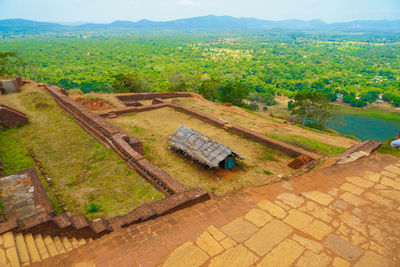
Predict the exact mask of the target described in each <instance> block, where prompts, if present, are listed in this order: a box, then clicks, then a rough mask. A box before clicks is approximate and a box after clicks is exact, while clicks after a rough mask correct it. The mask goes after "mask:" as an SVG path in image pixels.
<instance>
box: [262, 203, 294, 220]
mask: <svg viewBox="0 0 400 267" xmlns="http://www.w3.org/2000/svg"><path fill="white" fill-rule="evenodd" d="M257 206H258V207H260V208H261V209H263V210H265V211H267V212H269V213H270V214H271V215H272V216H274V217H276V218H279V219H283V218H285V216H286V215H287V213H286V211H285V210H284V209H283V208H281V207H279V206H277V205H275V204H274V203H272V202H271V201H268V200H261V201H260V202H258V204H257Z"/></svg>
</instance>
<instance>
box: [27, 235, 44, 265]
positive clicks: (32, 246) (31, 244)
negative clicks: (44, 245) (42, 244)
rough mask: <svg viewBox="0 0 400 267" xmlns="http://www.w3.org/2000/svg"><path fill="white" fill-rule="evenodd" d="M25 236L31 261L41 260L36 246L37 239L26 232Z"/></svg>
mask: <svg viewBox="0 0 400 267" xmlns="http://www.w3.org/2000/svg"><path fill="white" fill-rule="evenodd" d="M24 238H25V244H26V247H27V249H28V253H29V257H30V259H31V263H34V262H40V261H41V259H40V254H39V251H38V249H37V247H36V243H35V240H34V239H33V236H32V234H26V235H25V236H24Z"/></svg>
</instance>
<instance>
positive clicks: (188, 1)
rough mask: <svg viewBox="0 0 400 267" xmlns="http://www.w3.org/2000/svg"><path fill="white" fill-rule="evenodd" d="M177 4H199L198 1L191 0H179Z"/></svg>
mask: <svg viewBox="0 0 400 267" xmlns="http://www.w3.org/2000/svg"><path fill="white" fill-rule="evenodd" d="M178 5H180V6H199V5H200V3H198V2H194V1H192V0H179V2H178Z"/></svg>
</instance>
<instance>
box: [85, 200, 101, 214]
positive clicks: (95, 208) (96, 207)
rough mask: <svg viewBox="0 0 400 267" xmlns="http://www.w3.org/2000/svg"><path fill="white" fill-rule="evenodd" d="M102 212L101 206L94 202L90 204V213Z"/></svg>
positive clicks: (88, 208)
mask: <svg viewBox="0 0 400 267" xmlns="http://www.w3.org/2000/svg"><path fill="white" fill-rule="evenodd" d="M100 210H101V205H100V204H96V203H93V202H90V204H89V206H88V207H87V212H88V213H95V212H98V211H100Z"/></svg>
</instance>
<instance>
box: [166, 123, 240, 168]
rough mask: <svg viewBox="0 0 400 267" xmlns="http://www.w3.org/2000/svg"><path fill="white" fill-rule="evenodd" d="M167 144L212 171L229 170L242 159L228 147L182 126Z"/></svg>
mask: <svg viewBox="0 0 400 267" xmlns="http://www.w3.org/2000/svg"><path fill="white" fill-rule="evenodd" d="M168 144H169V145H170V146H171V148H173V149H174V150H176V151H179V152H181V153H182V154H184V155H185V156H188V157H189V158H191V159H193V160H196V161H198V162H199V163H201V164H203V165H206V166H208V167H209V168H212V169H218V168H224V169H231V168H232V167H234V166H235V165H236V160H237V159H244V158H242V157H241V156H240V155H239V154H237V153H236V152H234V151H233V150H231V149H230V148H229V147H225V146H223V145H221V144H219V143H218V142H217V141H214V140H212V139H211V138H209V137H207V136H205V135H202V134H201V133H199V132H197V131H195V130H193V129H191V128H189V127H186V126H182V125H181V126H179V128H178V130H176V132H175V133H174V134H173V135H171V136H170V137H169V138H168Z"/></svg>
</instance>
